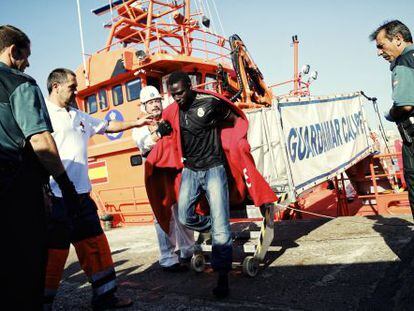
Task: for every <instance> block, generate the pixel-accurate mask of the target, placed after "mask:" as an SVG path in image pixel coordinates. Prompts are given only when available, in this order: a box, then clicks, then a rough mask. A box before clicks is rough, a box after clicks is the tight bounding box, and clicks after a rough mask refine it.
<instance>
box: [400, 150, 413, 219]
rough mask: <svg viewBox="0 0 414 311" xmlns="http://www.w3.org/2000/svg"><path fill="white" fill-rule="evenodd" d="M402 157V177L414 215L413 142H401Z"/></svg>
mask: <svg viewBox="0 0 414 311" xmlns="http://www.w3.org/2000/svg"><path fill="white" fill-rule="evenodd" d="M402 158H403V164H404V178H405V182H406V183H407V188H408V199H409V201H410V207H411V214H412V215H414V144H411V145H407V144H403V147H402Z"/></svg>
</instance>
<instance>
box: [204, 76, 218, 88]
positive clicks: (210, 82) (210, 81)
mask: <svg viewBox="0 0 414 311" xmlns="http://www.w3.org/2000/svg"><path fill="white" fill-rule="evenodd" d="M216 85H217V81H216V76H215V75H211V74H207V75H206V81H205V86H204V89H205V90H209V91H215V90H216Z"/></svg>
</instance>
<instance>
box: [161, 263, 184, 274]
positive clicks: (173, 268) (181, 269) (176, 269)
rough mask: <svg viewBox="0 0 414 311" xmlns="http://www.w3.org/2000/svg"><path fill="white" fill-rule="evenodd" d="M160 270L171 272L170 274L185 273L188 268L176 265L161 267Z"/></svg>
mask: <svg viewBox="0 0 414 311" xmlns="http://www.w3.org/2000/svg"><path fill="white" fill-rule="evenodd" d="M162 270H164V271H165V272H172V273H177V272H186V271H188V267H187V266H185V265H182V264H180V263H176V264H173V265H172V266H169V267H162Z"/></svg>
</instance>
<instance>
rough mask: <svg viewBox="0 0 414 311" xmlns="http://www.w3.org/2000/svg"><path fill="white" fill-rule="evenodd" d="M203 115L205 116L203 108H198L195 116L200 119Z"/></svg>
mask: <svg viewBox="0 0 414 311" xmlns="http://www.w3.org/2000/svg"><path fill="white" fill-rule="evenodd" d="M204 114H205V112H204V109H203V108H201V107H200V108H198V109H197V116H199V117H200V118H202V117H204Z"/></svg>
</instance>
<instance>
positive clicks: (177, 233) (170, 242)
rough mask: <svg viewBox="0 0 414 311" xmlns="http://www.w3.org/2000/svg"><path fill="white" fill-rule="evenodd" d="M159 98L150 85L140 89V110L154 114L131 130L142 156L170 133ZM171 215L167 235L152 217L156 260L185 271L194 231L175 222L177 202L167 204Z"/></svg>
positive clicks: (169, 126)
mask: <svg viewBox="0 0 414 311" xmlns="http://www.w3.org/2000/svg"><path fill="white" fill-rule="evenodd" d="M161 99H162V97H161V95H160V93H159V92H158V90H157V89H156V88H155V87H154V86H151V85H149V86H146V87H144V88H143V89H142V90H141V93H140V100H141V110H142V112H145V113H148V114H152V115H156V117H155V120H156V121H157V124H156V125H148V126H144V127H141V128H135V129H133V130H132V138H133V140H134V141H135V143H136V144H137V146H138V148H139V149H140V150H141V153H142V156H143V157H146V156H147V155H148V154H149V153H150V151H151V149H152V147H154V146H155V144H156V143H157V141H158V140H159V139H160V138H161V137H163V136H165V135H168V134H170V133H171V130H172V129H171V125H170V124H169V123H168V122H166V121H163V120H162V119H161V114H162V110H163V107H162V101H161ZM171 210H172V213H171V214H172V217H171V221H170V231H169V233H168V234H167V233H166V232H164V230H162V229H161V227H160V225H159V224H158V222H157V220H156V219H155V230H156V232H157V238H158V246H159V249H160V259H159V263H160V265H161V267H162V268H163V270H164V271H167V272H182V271H185V270H187V266H185V265H183V264H182V263H183V262H185V261H188V260H189V259H190V258H191V256H192V254H193V246H194V231H192V230H189V229H187V228H185V227H184V226H183V225H182V224H181V223H180V222H179V221H178V209H177V205H176V204H174V205H173V206H171ZM176 248H178V250H179V251H180V258H179V257H178V255H177V254H176V253H175V250H176Z"/></svg>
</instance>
